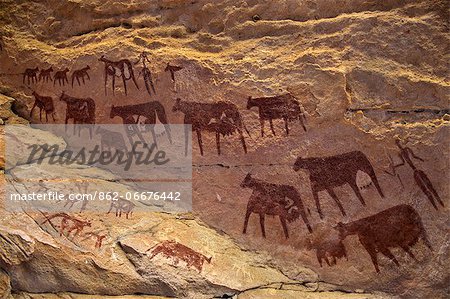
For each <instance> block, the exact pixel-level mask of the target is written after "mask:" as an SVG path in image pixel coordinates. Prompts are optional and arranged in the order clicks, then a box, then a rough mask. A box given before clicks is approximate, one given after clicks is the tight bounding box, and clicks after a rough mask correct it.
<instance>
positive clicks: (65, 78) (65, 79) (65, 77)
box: [63, 76, 69, 85]
mask: <svg viewBox="0 0 450 299" xmlns="http://www.w3.org/2000/svg"><path fill="white" fill-rule="evenodd" d="M64 81H66V82H67V85H69V79H67V76H64V79H63V85H66V83H64Z"/></svg>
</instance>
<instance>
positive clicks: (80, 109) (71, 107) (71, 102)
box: [59, 92, 95, 139]
mask: <svg viewBox="0 0 450 299" xmlns="http://www.w3.org/2000/svg"><path fill="white" fill-rule="evenodd" d="M59 100H60V101H64V102H66V104H67V108H66V120H65V124H66V125H67V123H68V121H69V119H73V123H74V126H73V127H74V128H73V130H74V134H75V127H76V126H75V124H87V125H89V126H88V129H89V134H90V137H91V139H92V127H93V126H92V125H93V124H95V101H94V100H93V99H91V98H75V97H72V96H69V95H67V94H65V93H64V92H62V94H61V97H60V98H59ZM66 128H67V126H66ZM80 130H81V126H78V135H79V134H80Z"/></svg>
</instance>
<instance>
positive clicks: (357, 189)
mask: <svg viewBox="0 0 450 299" xmlns="http://www.w3.org/2000/svg"><path fill="white" fill-rule="evenodd" d="M349 185H350V187H352V189H353V191H354V192H355V194H356V196H357V197H358V199H359V201H360V202H361V203H362V205H363V206H365V205H366V202H365V201H364V198H363V197H362V195H361V192H360V191H359V188H358V186H357V185H356V178H355V181H354V182H349Z"/></svg>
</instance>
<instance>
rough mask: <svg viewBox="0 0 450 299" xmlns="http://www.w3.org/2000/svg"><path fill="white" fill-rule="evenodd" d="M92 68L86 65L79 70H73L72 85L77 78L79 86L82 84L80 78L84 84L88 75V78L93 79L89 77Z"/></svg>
mask: <svg viewBox="0 0 450 299" xmlns="http://www.w3.org/2000/svg"><path fill="white" fill-rule="evenodd" d="M90 69H91V68H90V66H89V65H86V66H85V67H84V68H81V69H79V70H75V71H73V73H72V87H73V82H74V80H75V79H76V80H77V82H78V86H81V83H80V79H81V81H82V82H83V84H85V81H84V77H86V78H87V79H88V80H91V77H89V74H88V70H90Z"/></svg>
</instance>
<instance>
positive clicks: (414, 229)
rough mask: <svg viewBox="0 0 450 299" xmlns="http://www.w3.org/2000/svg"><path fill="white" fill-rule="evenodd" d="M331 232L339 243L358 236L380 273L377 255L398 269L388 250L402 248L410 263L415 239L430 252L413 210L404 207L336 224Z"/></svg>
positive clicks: (415, 212) (420, 222) (424, 234)
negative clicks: (333, 231)
mask: <svg viewBox="0 0 450 299" xmlns="http://www.w3.org/2000/svg"><path fill="white" fill-rule="evenodd" d="M335 229H337V231H338V232H339V237H340V239H341V240H344V239H345V238H346V237H347V236H349V235H357V236H358V238H359V241H360V242H361V244H362V245H363V246H364V248H365V249H366V251H367V252H368V253H369V255H370V258H371V259H372V263H373V265H374V266H375V270H376V271H377V272H380V269H379V268H378V260H377V254H378V252H381V253H382V254H383V255H385V256H386V257H388V258H390V259H391V260H392V261H393V262H394V263H395V264H396V265H397V266H399V263H398V261H397V259H396V258H395V256H394V255H393V254H392V253H391V251H390V250H389V248H393V247H399V248H402V249H403V250H404V251H405V252H406V253H407V254H408V255H409V256H410V257H411V258H412V259H414V260H416V257H415V256H414V254H413V253H412V252H411V250H410V247H411V246H413V245H415V244H416V243H417V241H418V240H419V239H422V240H423V241H424V242H425V245H426V246H427V247H428V248H429V249H430V250H433V248H432V247H431V243H430V241H429V239H428V237H427V234H426V231H425V228H424V226H423V223H422V219H421V218H420V216H419V214H418V213H417V211H416V210H414V208H413V207H411V206H409V205H405V204H402V205H398V206H394V207H392V208H389V209H387V210H384V211H381V212H379V213H377V214H374V215H372V216H369V217H366V218H361V219H359V220H356V221H353V222H349V223H342V222H339V223H338V224H337V226H336V227H335Z"/></svg>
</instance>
